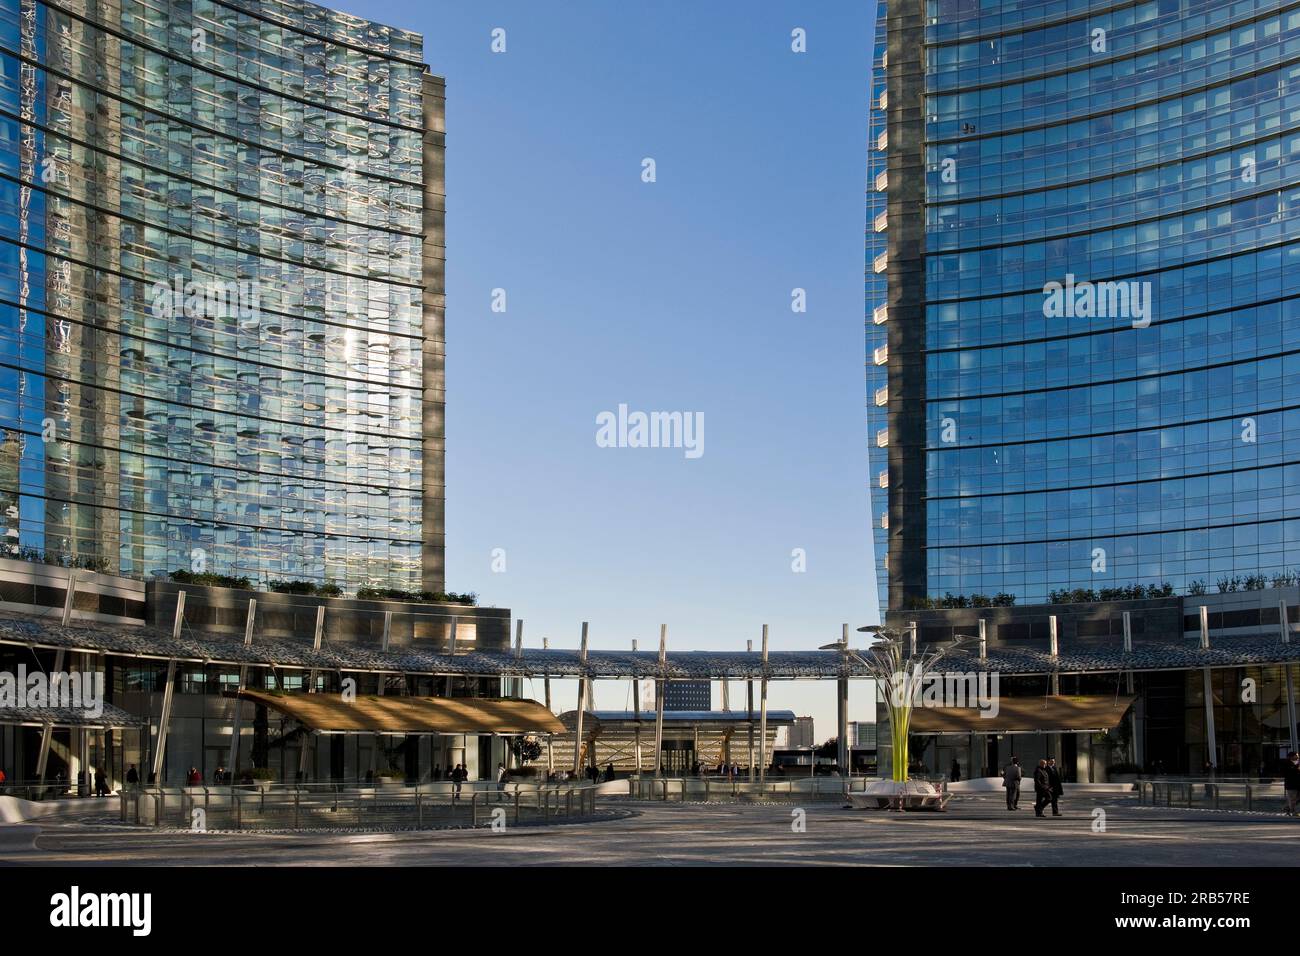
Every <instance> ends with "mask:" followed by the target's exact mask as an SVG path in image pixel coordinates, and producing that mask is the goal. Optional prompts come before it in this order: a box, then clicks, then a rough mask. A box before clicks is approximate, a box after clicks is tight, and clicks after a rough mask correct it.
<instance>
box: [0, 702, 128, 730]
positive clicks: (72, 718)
mask: <svg viewBox="0 0 1300 956" xmlns="http://www.w3.org/2000/svg"><path fill="white" fill-rule="evenodd" d="M102 708H103V709H102V710H101V711H100V712H99V713H97V714H96V713H92V712H91V711H88V710H86V709H85V708H81V707H0V725H9V726H14V727H44V726H46V725H47V724H48V725H49V726H51V727H55V728H65V727H75V728H78V729H80V728H82V727H85V728H87V729H89V730H134V729H137V728H139V727H140V726H141V725H142V724H143V723H144V722H143V721H142V720H140V718H138V717H133V716H131V715H130V714H129V713H127V712H126V711H125V710H123V709H122V708H120V707H114V706H113V705H112V704H103V705H102Z"/></svg>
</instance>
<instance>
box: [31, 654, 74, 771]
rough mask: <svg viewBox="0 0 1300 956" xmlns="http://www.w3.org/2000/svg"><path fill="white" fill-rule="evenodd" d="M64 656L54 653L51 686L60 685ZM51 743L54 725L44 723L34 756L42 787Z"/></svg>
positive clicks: (49, 722) (48, 722)
mask: <svg viewBox="0 0 1300 956" xmlns="http://www.w3.org/2000/svg"><path fill="white" fill-rule="evenodd" d="M66 656H67V652H66V651H62V650H59V651H55V652H54V675H55V676H54V679H53V680H52V681H51V684H52V685H54V684H55V683H56V682H57V683H61V677H60V675H61V674H62V673H63V661H64V658H65V657H66ZM53 689H54V688H53V686H51V690H53ZM53 743H54V724H53V723H52V722H51V721H46V722H45V723H44V724H42V725H41V749H40V750H39V751H37V754H36V782H37V783H38V784H39V785H40V786H42V787H44V786H45V768H46V766H47V765H48V764H49V761H50V747H51V746H52V745H53Z"/></svg>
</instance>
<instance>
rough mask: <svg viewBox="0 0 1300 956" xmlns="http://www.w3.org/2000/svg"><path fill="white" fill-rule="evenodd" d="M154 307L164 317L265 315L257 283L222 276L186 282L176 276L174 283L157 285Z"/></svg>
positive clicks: (154, 291) (152, 292) (197, 317)
mask: <svg viewBox="0 0 1300 956" xmlns="http://www.w3.org/2000/svg"><path fill="white" fill-rule="evenodd" d="M150 309H151V310H152V312H153V314H154V315H155V316H156V317H158V318H162V319H174V318H177V317H185V318H190V319H200V318H203V319H251V318H256V317H257V316H258V315H260V314H261V306H260V301H259V295H258V284H257V283H256V282H250V281H247V280H244V281H239V282H228V281H222V280H220V279H205V280H203V281H202V282H195V281H193V280H191V281H189V282H186V281H185V280H184V278H183V277H181V276H179V275H176V276H172V282H171V285H168V284H167V283H166V282H155V283H154V284H153V289H152V290H151V294H150Z"/></svg>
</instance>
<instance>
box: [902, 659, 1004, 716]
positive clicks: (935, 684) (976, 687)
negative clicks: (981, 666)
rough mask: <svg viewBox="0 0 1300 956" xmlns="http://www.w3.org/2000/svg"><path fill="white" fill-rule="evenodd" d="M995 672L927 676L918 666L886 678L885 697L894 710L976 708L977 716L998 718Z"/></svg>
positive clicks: (997, 679)
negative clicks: (978, 712)
mask: <svg viewBox="0 0 1300 956" xmlns="http://www.w3.org/2000/svg"><path fill="white" fill-rule="evenodd" d="M1000 685H1001V681H1000V678H999V675H998V672H997V671H980V672H978V673H977V672H975V671H966V672H964V673H957V672H953V671H946V672H944V673H942V674H927V673H926V672H925V671H924V670H923V669H922V667H921V665H920V664H916V665H914V666H913V667H912V669H911V671H910V672H909V671H907V670H902V671H895V672H894V673H893V674H892V675H891V676H890V678H889V681H888V689H887V693H888V694H889V700H890V703H891V704H893V705H894V706H895V707H907V706H911V707H966V708H969V707H978V708H979V711H980V716H981V717H984V718H988V719H991V718H993V717H996V716H997V715H998V707H999V705H998V690H999V687H1000Z"/></svg>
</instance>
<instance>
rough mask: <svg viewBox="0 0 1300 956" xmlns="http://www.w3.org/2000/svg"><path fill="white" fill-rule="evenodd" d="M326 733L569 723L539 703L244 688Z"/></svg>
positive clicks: (546, 730) (558, 728)
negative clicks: (350, 696) (353, 696)
mask: <svg viewBox="0 0 1300 956" xmlns="http://www.w3.org/2000/svg"><path fill="white" fill-rule="evenodd" d="M239 696H240V697H242V698H243V699H244V700H249V701H253V702H254V703H258V704H264V705H265V706H267V707H269V708H271V709H272V710H276V711H279V712H280V713H282V714H284V715H286V716H288V717H292V718H293V719H294V720H296V721H298V722H299V723H301V724H303V725H304V726H306V727H309V728H311V729H312V730H315V731H319V732H320V733H326V734H347V733H374V734H558V733H563V732H564V725H563V724H561V723H560V721H559V720H558V719H556V717H555V715H554V714H552V713H551V712H550V711H549V710H547V709H546V707H544V706H543V705H542V704H539V703H538V702H537V701H535V700H513V699H510V698H489V697H450V698H449V697H398V696H392V697H372V696H359V697H357V698H356V699H355V700H353V701H352V702H348V701H345V700H344V699H343V698H342V697H341V696H340V695H338V694H276V693H269V692H267V691H260V690H242V691H240V692H239Z"/></svg>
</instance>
